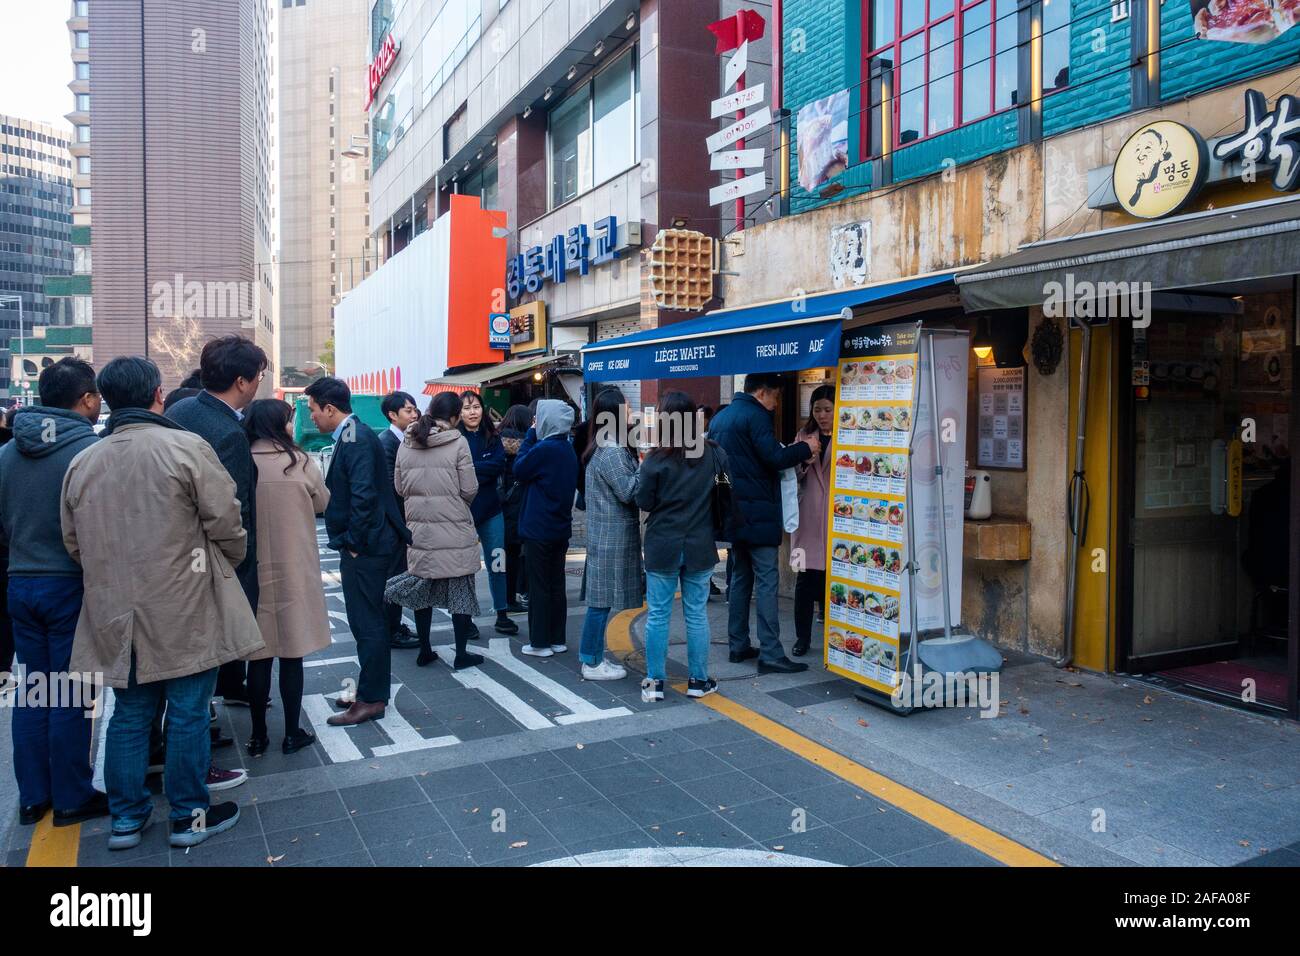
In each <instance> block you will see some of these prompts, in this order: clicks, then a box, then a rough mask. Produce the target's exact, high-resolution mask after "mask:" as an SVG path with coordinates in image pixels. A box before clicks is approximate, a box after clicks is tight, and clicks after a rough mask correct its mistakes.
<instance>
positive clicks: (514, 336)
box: [510, 302, 546, 355]
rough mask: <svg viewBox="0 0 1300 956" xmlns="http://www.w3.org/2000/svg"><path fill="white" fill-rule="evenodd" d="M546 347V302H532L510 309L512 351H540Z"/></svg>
mask: <svg viewBox="0 0 1300 956" xmlns="http://www.w3.org/2000/svg"><path fill="white" fill-rule="evenodd" d="M545 348H546V303H545V302H530V303H528V304H527V305H520V306H516V307H515V308H513V309H511V310H510V351H511V352H513V353H515V354H517V355H518V354H522V353H525V352H540V351H542V350H543V349H545Z"/></svg>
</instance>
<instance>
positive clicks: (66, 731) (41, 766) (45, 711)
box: [9, 575, 95, 810]
mask: <svg viewBox="0 0 1300 956" xmlns="http://www.w3.org/2000/svg"><path fill="white" fill-rule="evenodd" d="M81 596H82V586H81V578H80V577H79V576H76V577H72V576H62V577H60V576H54V575H50V576H48V577H12V578H10V579H9V613H10V615H11V617H12V618H13V629H14V647H15V650H16V652H17V656H18V660H19V662H20V663H21V664H22V665H23V669H24V674H23V680H24V682H25V683H26V687H24V689H23V693H24V696H23V697H22V698H20V699H19V702H21V703H24V704H25V706H21V707H15V708H14V722H13V735H14V776H15V777H17V778H18V802H19V803H21V804H22V805H23V806H31V805H33V804H38V803H45V802H46V801H52V802H53V804H54V808H55V809H56V810H75V809H77V808H78V807H80V806H81V805H82V804H83V803H85V802H86V801H87V800H89V799H90V798H91V797H93V796H94V795H95V789H94V787H92V786H91V784H90V780H91V776H92V772H91V766H90V731H91V724H92V719H91V717H90V716H88V715H89V712H90V710H91V706H90V697H89V694H87V695H86V699H85V701H84V703H83V702H82V701H76V703H79V704H83V705H82V706H75V707H73V706H62V707H56V706H53V705H54V704H55V703H56V702H57V701H56V700H55V699H53V698H51V699H49V700H44V701H43V700H41V699H40V698H39V697H37V696H36V693H38V692H39V691H37V690H36V688H38V687H39V686H40V684H44V686H45V689H46V693H53V692H54V691H55V690H56V689H57V690H58V691H59V692H60V693H61V692H62V691H64V690H72V688H71V687H70V686H69V682H68V680H67V678H66V675H67V673H68V667H69V664H70V662H71V660H72V638H73V635H74V634H75V633H76V630H77V616H78V615H79V614H80V613H81ZM38 681H39V682H40V683H38ZM83 689H87V690H88V689H89V685H83ZM63 703H64V704H68V703H71V702H70V701H63Z"/></svg>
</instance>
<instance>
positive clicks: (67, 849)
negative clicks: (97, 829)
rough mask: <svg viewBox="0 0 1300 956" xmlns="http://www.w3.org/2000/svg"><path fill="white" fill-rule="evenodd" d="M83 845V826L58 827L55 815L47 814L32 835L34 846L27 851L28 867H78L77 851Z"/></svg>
mask: <svg viewBox="0 0 1300 956" xmlns="http://www.w3.org/2000/svg"><path fill="white" fill-rule="evenodd" d="M80 845H81V824H80V823H74V824H73V825H72V826H70V827H56V826H55V825H54V814H53V813H47V814H45V816H43V817H42V818H41V820H40V822H39V823H37V824H36V831H35V832H34V833H33V834H32V845H31V847H30V848H29V849H28V851H27V865H28V866H76V865H77V849H78V848H79V847H80Z"/></svg>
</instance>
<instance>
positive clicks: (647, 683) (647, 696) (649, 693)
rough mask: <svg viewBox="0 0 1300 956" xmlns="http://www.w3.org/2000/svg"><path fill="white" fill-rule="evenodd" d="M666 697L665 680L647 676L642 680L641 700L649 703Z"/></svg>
mask: <svg viewBox="0 0 1300 956" xmlns="http://www.w3.org/2000/svg"><path fill="white" fill-rule="evenodd" d="M663 699H664V682H663V681H661V680H651V679H650V678H648V677H647V678H646V679H645V680H643V681H641V700H642V701H644V702H645V703H647V704H653V703H654V702H655V701H659V700H663Z"/></svg>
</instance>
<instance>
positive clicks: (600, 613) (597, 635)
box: [578, 607, 609, 667]
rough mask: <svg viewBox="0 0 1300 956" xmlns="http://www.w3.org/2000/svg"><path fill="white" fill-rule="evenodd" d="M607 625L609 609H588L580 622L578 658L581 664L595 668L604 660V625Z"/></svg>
mask: <svg viewBox="0 0 1300 956" xmlns="http://www.w3.org/2000/svg"><path fill="white" fill-rule="evenodd" d="M608 623H609V608H607V607H588V608H587V616H586V618H585V619H584V620H583V622H582V644H580V645H579V647H578V657H579V659H581V661H582V663H584V664H587V665H589V666H591V667H596V666H597V665H598V664H600V662H601V661H603V660H604V659H605V625H606V624H608Z"/></svg>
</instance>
